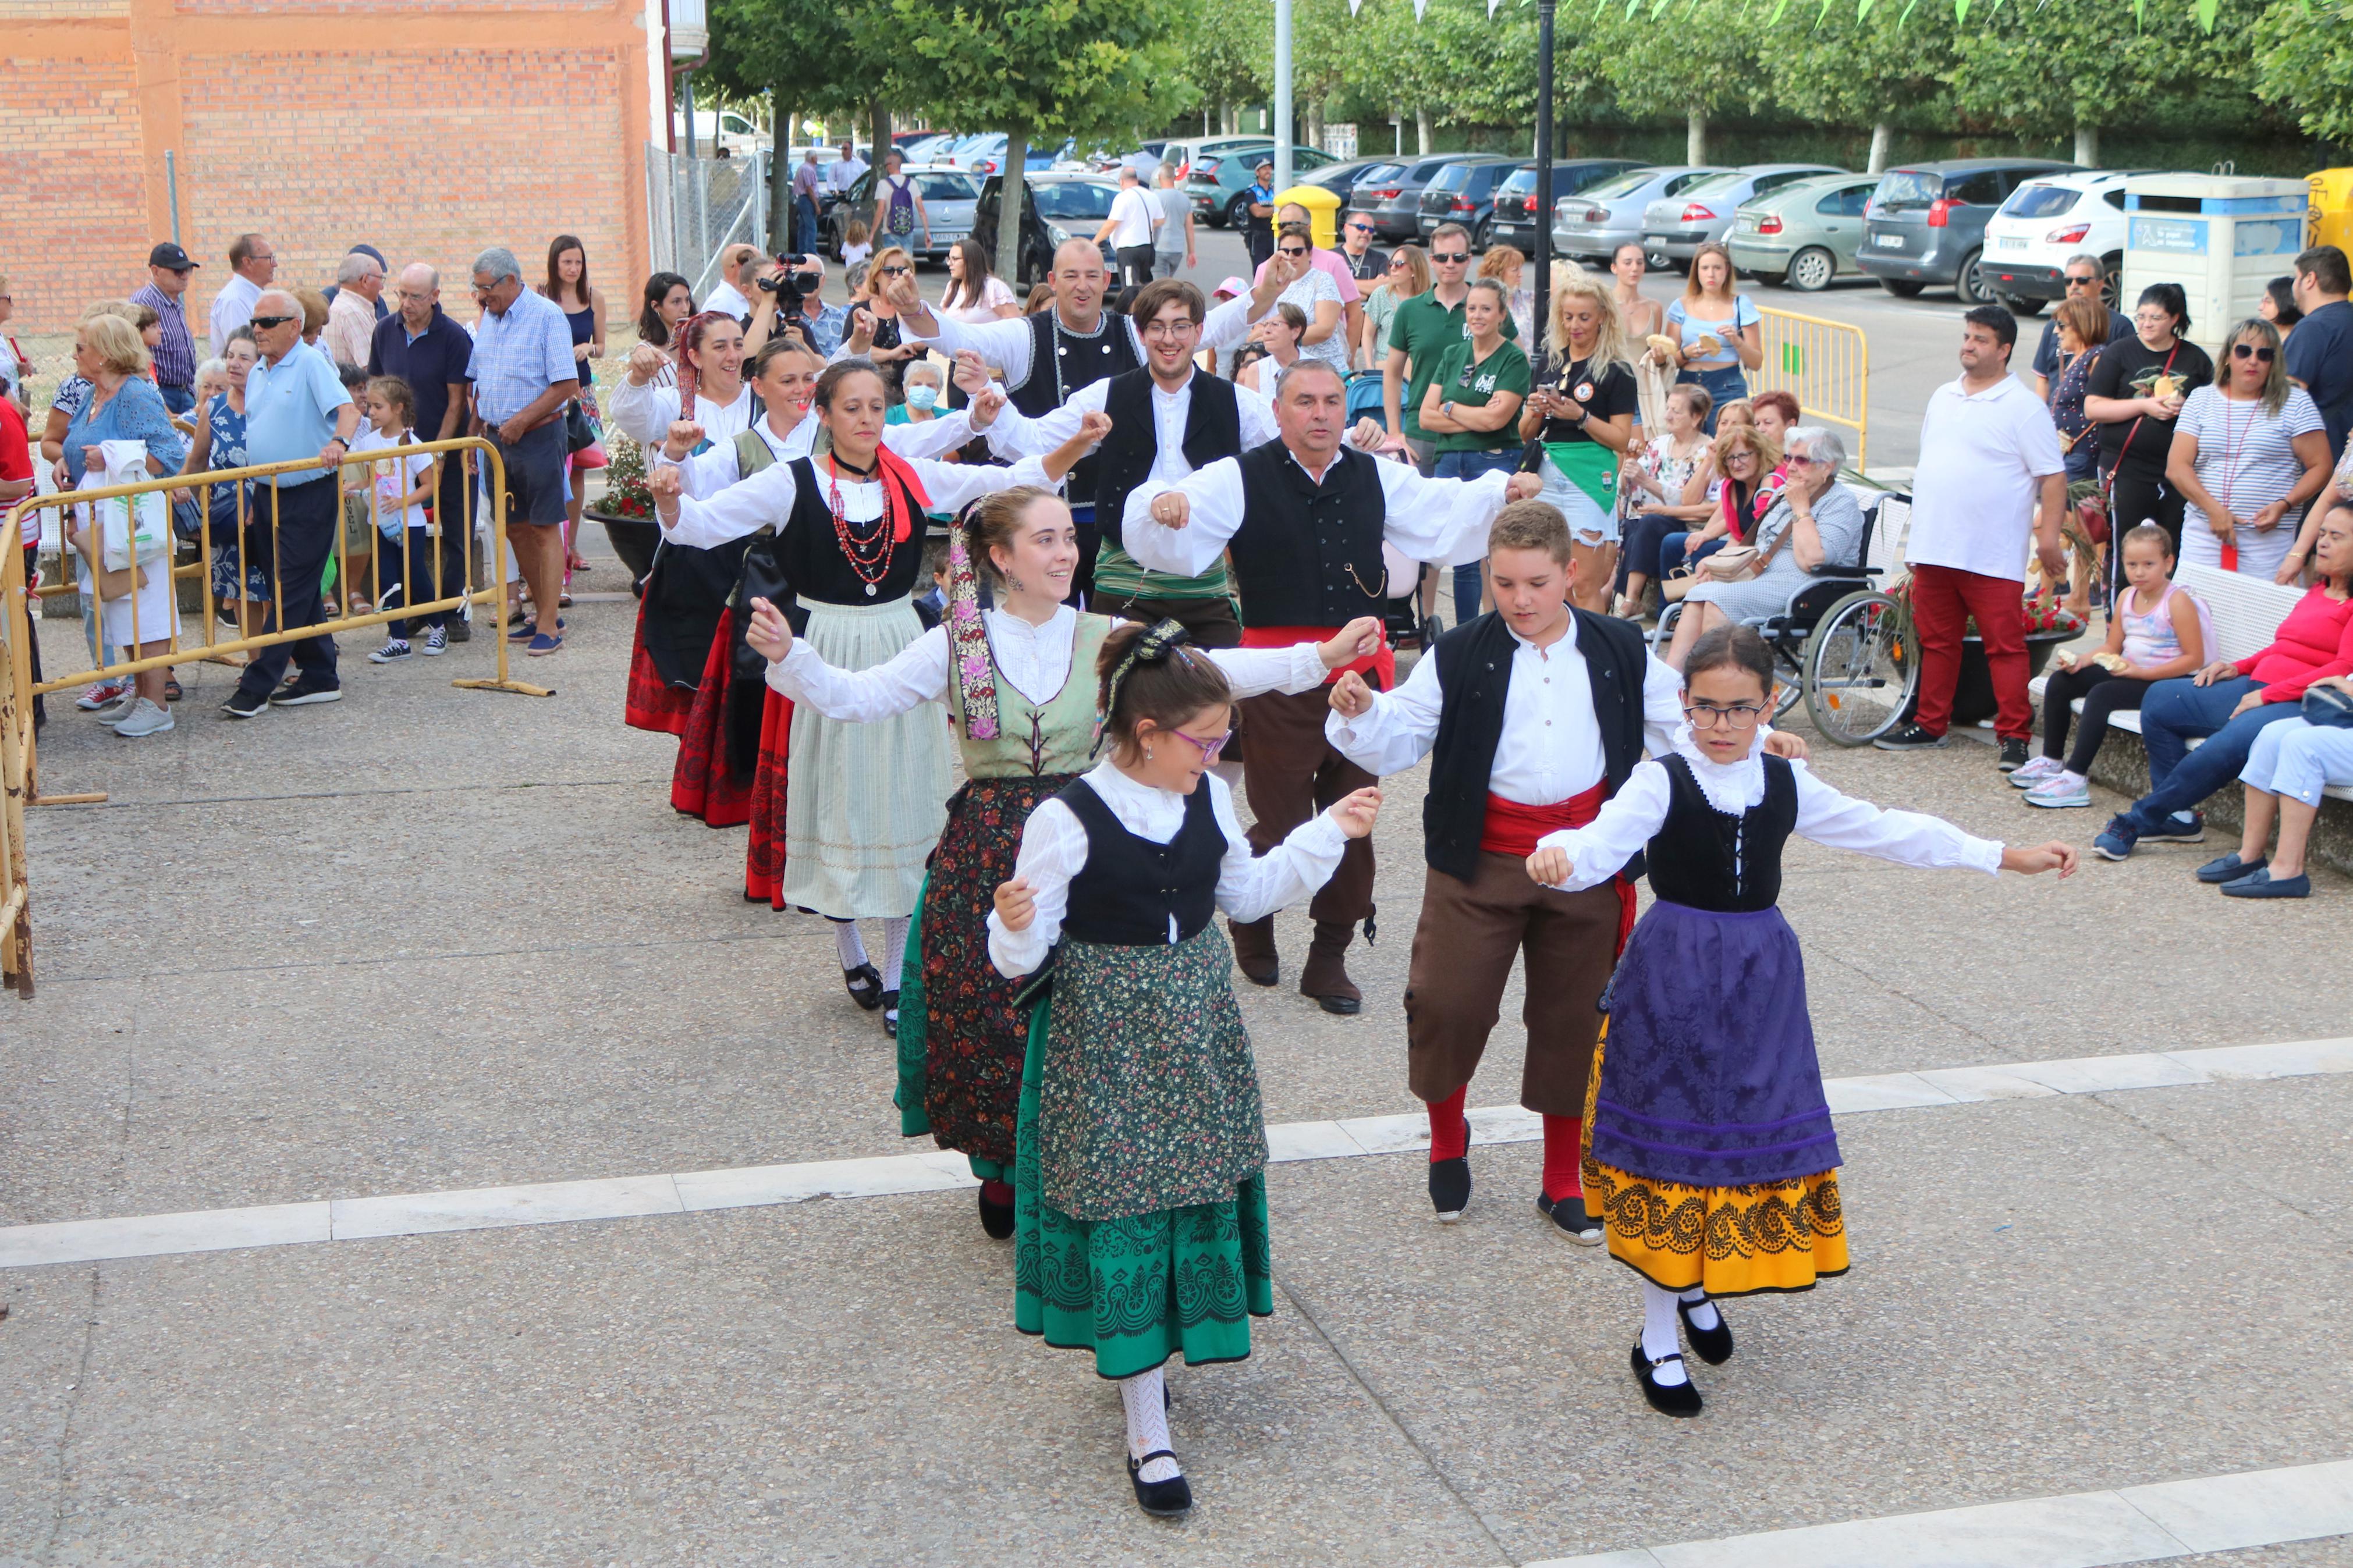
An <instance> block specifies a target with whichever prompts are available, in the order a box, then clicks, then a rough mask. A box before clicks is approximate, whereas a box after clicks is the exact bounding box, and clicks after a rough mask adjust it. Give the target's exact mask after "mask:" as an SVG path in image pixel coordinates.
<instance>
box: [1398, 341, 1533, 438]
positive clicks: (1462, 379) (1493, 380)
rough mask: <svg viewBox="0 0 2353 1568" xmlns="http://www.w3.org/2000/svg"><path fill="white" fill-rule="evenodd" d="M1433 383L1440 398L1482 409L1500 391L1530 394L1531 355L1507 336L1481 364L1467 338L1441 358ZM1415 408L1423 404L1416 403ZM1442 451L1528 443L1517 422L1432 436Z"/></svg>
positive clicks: (1467, 406)
mask: <svg viewBox="0 0 2353 1568" xmlns="http://www.w3.org/2000/svg"><path fill="white" fill-rule="evenodd" d="M1430 384H1432V385H1434V386H1436V387H1437V388H1438V400H1439V401H1440V403H1451V404H1453V405H1455V407H1457V408H1458V409H1460V408H1478V407H1481V406H1483V405H1485V404H1486V403H1487V402H1488V400H1489V399H1491V398H1493V396H1494V395H1495V394H1497V393H1499V392H1516V393H1518V394H1519V395H1521V397H1523V398H1525V397H1526V396H1527V395H1528V356H1527V355H1526V354H1525V353H1521V352H1520V345H1519V344H1517V343H1515V342H1512V341H1511V340H1510V339H1508V338H1506V339H1505V340H1504V342H1501V343H1498V344H1496V345H1495V352H1494V353H1491V354H1489V355H1488V356H1487V357H1486V358H1485V359H1482V360H1481V361H1480V362H1479V363H1476V364H1473V363H1471V340H1470V339H1468V338H1465V339H1463V340H1462V341H1461V342H1459V343H1456V344H1455V345H1454V346H1453V347H1452V348H1451V349H1448V350H1447V351H1446V352H1445V353H1442V354H1440V355H1439V357H1438V368H1437V372H1436V374H1433V375H1432V376H1431V377H1430ZM1414 406H1415V407H1417V408H1419V407H1420V406H1421V405H1420V403H1419V402H1416V403H1415V405H1414ZM1431 440H1432V443H1433V444H1434V445H1435V446H1436V447H1437V448H1438V449H1439V450H1440V451H1441V452H1510V451H1516V450H1517V449H1518V448H1519V447H1522V446H1523V445H1525V443H1524V442H1522V441H1521V439H1520V431H1519V425H1518V422H1517V421H1514V422H1513V423H1512V424H1509V425H1506V426H1504V427H1503V428H1502V429H1500V430H1480V431H1472V430H1466V431H1463V432H1461V434H1459V435H1458V434H1455V433H1453V432H1451V431H1450V432H1448V433H1447V434H1445V435H1442V436H1435V437H1431Z"/></svg>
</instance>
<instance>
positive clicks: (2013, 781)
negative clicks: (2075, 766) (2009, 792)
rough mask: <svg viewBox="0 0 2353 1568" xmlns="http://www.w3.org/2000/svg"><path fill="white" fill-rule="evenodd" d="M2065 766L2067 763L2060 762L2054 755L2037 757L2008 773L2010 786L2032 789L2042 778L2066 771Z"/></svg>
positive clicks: (2055, 776)
mask: <svg viewBox="0 0 2353 1568" xmlns="http://www.w3.org/2000/svg"><path fill="white" fill-rule="evenodd" d="M2066 767H2067V764H2066V763H2063V762H2061V761H2060V760H2059V759H2058V758H2056V757H2037V758H2035V759H2034V760H2033V761H2032V762H2031V763H2027V764H2026V765H2025V766H2024V767H2022V768H2020V769H2018V770H2016V771H2015V772H2013V773H2010V788H2012V789H2032V788H2033V787H2034V786H2035V785H2036V784H2041V783H2042V781H2043V780H2044V779H2055V778H2057V777H2058V776H2059V775H2060V774H2061V773H2063V772H2065V771H2066Z"/></svg>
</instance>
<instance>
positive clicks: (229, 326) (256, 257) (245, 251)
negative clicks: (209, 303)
mask: <svg viewBox="0 0 2353 1568" xmlns="http://www.w3.org/2000/svg"><path fill="white" fill-rule="evenodd" d="M228 265H229V279H228V281H227V282H226V283H224V284H222V285H221V291H220V292H219V293H217V294H216V295H214V296H213V309H212V315H211V317H210V319H209V321H208V322H207V326H208V329H209V331H210V333H211V338H212V353H213V355H214V357H215V358H218V357H219V356H220V355H221V353H224V352H225V351H226V350H227V347H228V335H229V334H230V333H231V332H233V331H237V329H238V328H239V327H241V326H243V325H245V324H246V322H248V321H251V320H253V302H254V301H255V300H259V299H260V298H261V291H262V290H263V289H267V288H269V284H270V280H271V279H274V278H276V277H277V276H278V253H277V252H276V251H274V250H272V249H271V248H270V247H269V241H268V240H266V239H264V238H262V237H261V236H259V235H258V234H240V235H238V236H237V237H236V238H235V239H233V240H231V241H230V242H229V247H228Z"/></svg>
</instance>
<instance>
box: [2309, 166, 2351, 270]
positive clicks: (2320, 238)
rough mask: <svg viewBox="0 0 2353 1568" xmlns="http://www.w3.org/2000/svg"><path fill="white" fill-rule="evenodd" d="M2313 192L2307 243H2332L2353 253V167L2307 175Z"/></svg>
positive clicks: (2348, 252) (2324, 170)
mask: <svg viewBox="0 0 2353 1568" xmlns="http://www.w3.org/2000/svg"><path fill="white" fill-rule="evenodd" d="M2304 183H2305V184H2306V185H2307V186H2308V187H2310V189H2311V191H2312V216H2311V217H2310V219H2309V220H2308V221H2307V222H2306V225H2305V227H2306V239H2305V243H2306V245H2333V246H2335V247H2337V249H2339V250H2342V251H2344V252H2345V253H2346V254H2347V255H2348V256H2353V169H2323V170H2321V171H2320V173H2318V174H2308V175H2306V177H2305V182H2304Z"/></svg>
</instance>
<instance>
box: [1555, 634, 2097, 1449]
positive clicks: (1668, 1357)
mask: <svg viewBox="0 0 2353 1568" xmlns="http://www.w3.org/2000/svg"><path fill="white" fill-rule="evenodd" d="M1772 689H1773V658H1772V654H1771V651H1770V650H1769V649H1768V648H1767V647H1766V645H1765V641H1764V639H1763V638H1762V637H1758V636H1757V633H1756V632H1754V631H1753V630H1751V629H1749V628H1748V627H1746V626H1718V627H1716V628H1715V629H1714V630H1712V631H1710V632H1707V633H1706V634H1704V636H1702V637H1700V639H1699V640H1698V641H1697V642H1696V643H1694V645H1693V647H1692V652H1691V658H1690V659H1689V660H1688V661H1687V662H1686V663H1685V664H1684V667H1683V713H1684V716H1685V717H1686V718H1687V719H1688V720H1689V722H1688V723H1687V724H1686V725H1685V726H1683V729H1681V730H1680V731H1677V734H1676V739H1675V743H1674V747H1673V749H1672V751H1671V752H1669V753H1668V754H1667V755H1666V756H1664V757H1660V758H1653V759H1652V760H1651V761H1648V762H1645V763H1641V765H1640V766H1638V767H1636V768H1635V770H1634V772H1633V773H1632V774H1631V775H1630V777H1629V778H1628V779H1627V781H1626V784H1625V785H1624V786H1623V787H1622V788H1620V790H1619V792H1618V793H1617V794H1616V795H1613V796H1611V797H1610V799H1609V802H1608V803H1607V804H1605V805H1603V806H1602V808H1601V814H1600V815H1599V816H1598V817H1596V818H1595V819H1594V820H1593V821H1592V822H1591V823H1590V824H1588V826H1584V827H1575V828H1567V829H1564V830H1562V831H1560V832H1557V833H1550V834H1546V836H1545V837H1543V838H1541V839H1539V840H1538V841H1537V848H1536V852H1535V854H1534V855H1531V856H1529V857H1528V874H1529V875H1530V876H1532V877H1534V878H1535V879H1536V880H1537V881H1538V882H1540V883H1543V884H1544V885H1546V886H1547V887H1557V888H1566V889H1570V890H1571V891H1575V890H1577V889H1583V888H1590V887H1594V886H1596V885H1598V884H1599V883H1600V882H1603V881H1605V880H1607V879H1609V876H1610V875H1611V874H1612V873H1614V872H1615V871H1617V870H1618V868H1620V867H1621V866H1623V865H1624V864H1625V863H1626V862H1627V861H1628V860H1629V859H1630V858H1632V857H1633V855H1634V854H1635V852H1636V851H1638V850H1644V849H1647V851H1648V857H1649V861H1650V879H1651V892H1652V893H1653V894H1655V895H1656V901H1655V902H1653V903H1652V904H1651V908H1650V910H1649V911H1648V912H1647V913H1645V914H1644V915H1643V917H1642V920H1641V924H1640V925H1638V926H1637V927H1635V930H1634V935H1633V937H1632V939H1631V940H1630V941H1629V942H1627V944H1626V953H1625V956H1624V957H1623V958H1621V959H1620V961H1619V963H1618V972H1617V973H1616V975H1615V976H1614V977H1613V978H1612V979H1611V981H1610V984H1609V994H1607V996H1606V997H1605V1005H1606V1007H1607V1010H1608V1012H1609V1027H1608V1031H1607V1035H1606V1043H1605V1046H1604V1049H1603V1054H1602V1058H1601V1061H1600V1063H1599V1068H1598V1070H1597V1071H1596V1072H1595V1073H1594V1074H1593V1075H1592V1078H1591V1087H1590V1088H1588V1090H1587V1095H1588V1100H1587V1105H1586V1114H1585V1125H1586V1129H1587V1140H1588V1141H1587V1146H1586V1155H1585V1169H1584V1174H1585V1191H1586V1194H1587V1197H1586V1201H1587V1203H1588V1205H1591V1206H1593V1207H1594V1208H1595V1209H1596V1211H1597V1212H1598V1213H1599V1215H1601V1218H1602V1226H1603V1227H1604V1229H1605V1231H1606V1232H1607V1234H1608V1237H1609V1252H1610V1256H1612V1257H1614V1258H1617V1259H1618V1260H1619V1261H1620V1262H1621V1263H1624V1264H1626V1265H1627V1266H1628V1267H1629V1268H1632V1269H1633V1270H1634V1271H1635V1273H1637V1274H1639V1275H1641V1279H1642V1303H1643V1314H1642V1337H1641V1340H1640V1341H1638V1342H1636V1343H1635V1346H1634V1351H1633V1356H1632V1364H1633V1371H1634V1378H1635V1381H1636V1382H1637V1383H1639V1384H1641V1389H1642V1394H1643V1396H1644V1397H1645V1398H1646V1399H1648V1400H1649V1401H1650V1402H1651V1406H1652V1407H1653V1408H1655V1409H1657V1410H1660V1411H1662V1412H1663V1413H1664V1414H1666V1415H1698V1414H1699V1411H1700V1395H1699V1390H1698V1389H1697V1388H1695V1387H1694V1386H1693V1385H1692V1381H1691V1378H1690V1375H1689V1373H1687V1372H1686V1371H1685V1369H1684V1366H1683V1354H1682V1352H1681V1350H1680V1349H1679V1348H1678V1341H1677V1335H1676V1327H1677V1320H1678V1319H1680V1320H1681V1322H1682V1326H1683V1329H1684V1330H1685V1331H1688V1333H1689V1335H1690V1339H1691V1346H1692V1349H1693V1350H1694V1351H1696V1352H1699V1355H1700V1359H1701V1360H1703V1361H1705V1362H1707V1363H1709V1364H1710V1365H1719V1364H1721V1363H1723V1362H1725V1360H1727V1359H1728V1358H1729V1357H1730V1356H1731V1354H1732V1330H1731V1328H1730V1326H1729V1325H1728V1324H1726V1323H1725V1321H1724V1315H1723V1313H1722V1312H1720V1311H1719V1310H1717V1309H1716V1305H1715V1301H1716V1299H1718V1298H1721V1297H1726V1296H1747V1295H1754V1294H1757V1293H1758V1292H1761V1291H1767V1290H1807V1289H1812V1288H1813V1284H1814V1281H1815V1280H1816V1279H1822V1278H1827V1277H1830V1276H1834V1275H1839V1274H1843V1273H1845V1272H1846V1268H1847V1252H1846V1222H1845V1218H1844V1216H1843V1215H1842V1213H1841V1209H1840V1205H1839V1190H1838V1164H1839V1155H1838V1137H1837V1134H1836V1133H1834V1132H1833V1131H1831V1112H1830V1107H1829V1105H1828V1104H1827V1103H1826V1102H1825V1101H1824V1100H1823V1098H1822V1074H1821V1067H1820V1063H1819V1062H1817V1061H1816V1060H1815V1058H1814V1032H1813V1025H1812V1023H1811V1022H1810V1019H1809V1018H1808V1016H1807V1013H1806V975H1805V965H1804V963H1803V960H1802V959H1801V958H1800V957H1799V952H1798V938H1797V934H1796V933H1795V932H1794V931H1791V930H1790V929H1789V925H1788V921H1784V920H1783V919H1782V918H1781V912H1780V910H1778V908H1776V907H1775V905H1776V901H1777V900H1778V898H1779V896H1780V891H1781V850H1782V847H1783V845H1784V844H1786V843H1787V842H1788V837H1789V835H1790V834H1792V833H1796V834H1798V835H1799V836H1801V837H1806V838H1810V839H1812V840H1813V841H1814V842H1816V843H1818V844H1827V845H1830V846H1831V847H1835V848H1841V849H1852V850H1856V851H1859V852H1861V853H1862V854H1865V855H1872V856H1876V857H1877V858H1880V859H1883V860H1893V861H1894V862H1895V863H1897V864H1898V865H1903V866H1917V867H1922V868H1930V867H1947V866H1959V867H1967V868H1971V869H1973V870H1978V871H1985V872H1989V873H1991V872H1997V871H2002V870H2010V871H2021V872H2025V873H2028V874H2032V873H2034V872H2038V871H2048V870H2052V869H2056V870H2057V871H2058V872H2059V874H2060V875H2061V876H2063V877H2064V876H2067V875H2069V874H2070V873H2072V872H2073V870H2074V869H2075V851H2074V850H2073V848H2071V847H2068V846H2067V845H2064V844H2056V843H2053V844H2044V845H2040V846H2037V847H2033V848H2031V849H2011V848H2006V847H2003V846H2002V845H2000V844H1997V843H1995V842H1993V841H1992V840H1990V839H1985V838H1974V837H1970V836H1969V835H1968V834H1966V833H1963V832H1962V831H1961V830H1960V829H1959V828H1957V827H1955V826H1953V825H1952V824H1950V823H1948V822H1945V821H1943V820H1941V819H1940V818H1937V817H1934V816H1920V815H1918V814H1917V813H1914V812H1908V811H1882V810H1881V809H1880V808H1879V807H1877V806H1875V805H1870V804H1869V803H1867V802H1864V801H1859V800H1852V799H1850V798H1849V797H1847V796H1845V795H1841V794H1840V793H1839V792H1838V791H1836V790H1834V789H1832V788H1831V787H1830V785H1828V784H1823V783H1822V782H1821V781H1820V779H1817V778H1815V777H1814V776H1813V774H1812V773H1809V772H1808V771H1807V770H1806V768H1805V765H1804V764H1803V763H1790V762H1787V761H1785V760H1783V759H1782V758H1779V757H1775V756H1769V755H1767V754H1766V753H1765V752H1763V751H1761V750H1760V749H1759V748H1758V747H1757V725H1758V723H1759V721H1761V720H1762V719H1763V718H1764V716H1765V715H1766V714H1767V712H1769V711H1770V710H1771V708H1770V704H1771V696H1772Z"/></svg>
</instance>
